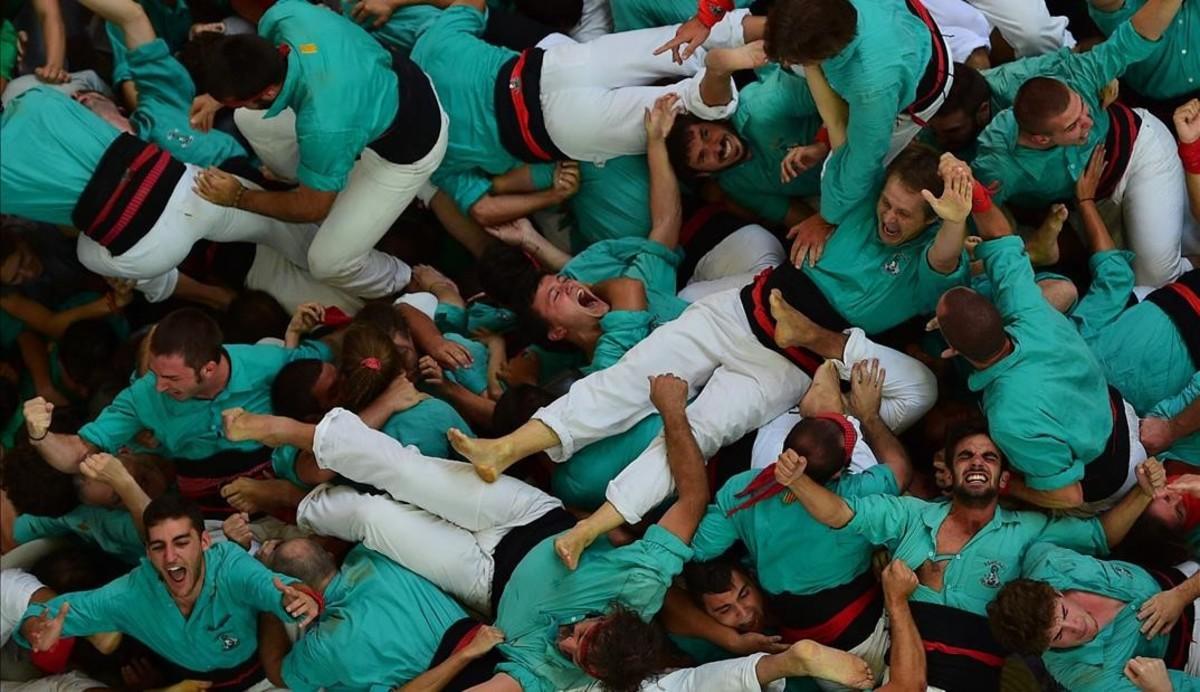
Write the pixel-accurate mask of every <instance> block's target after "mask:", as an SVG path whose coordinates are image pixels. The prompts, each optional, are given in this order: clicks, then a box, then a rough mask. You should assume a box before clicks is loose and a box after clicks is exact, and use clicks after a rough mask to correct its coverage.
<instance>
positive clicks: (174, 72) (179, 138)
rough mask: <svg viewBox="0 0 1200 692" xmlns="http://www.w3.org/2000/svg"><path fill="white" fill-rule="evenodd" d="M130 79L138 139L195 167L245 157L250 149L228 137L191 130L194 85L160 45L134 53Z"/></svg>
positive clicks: (158, 42)
mask: <svg viewBox="0 0 1200 692" xmlns="http://www.w3.org/2000/svg"><path fill="white" fill-rule="evenodd" d="M129 74H130V78H131V79H132V80H133V83H134V84H136V85H137V90H138V107H137V110H135V111H134V112H133V114H132V115H130V116H129V122H130V123H132V124H133V128H134V130H136V131H137V134H138V136H139V137H141V138H142V139H145V140H147V141H150V142H154V143H155V144H157V145H159V146H160V147H162V148H163V149H166V150H167V151H168V152H170V153H171V155H172V156H174V157H175V158H177V159H179V160H180V161H183V162H184V163H191V164H195V165H197V166H218V165H220V164H222V163H224V162H225V161H228V160H229V159H232V158H237V157H240V156H246V155H247V154H246V149H245V148H244V147H242V145H241V144H239V143H238V141H237V140H236V139H234V138H233V136H231V135H229V134H227V133H225V132H221V131H220V130H217V129H212V130H209V131H208V132H200V131H199V130H194V129H192V126H191V121H190V119H189V116H188V113H189V111H190V110H191V107H192V99H194V98H195V97H196V85H195V84H193V83H192V77H191V75H189V74H188V71H187V70H185V69H183V65H181V64H179V61H178V60H176V59H175V58H174V57H172V56H171V53H170V51H169V50H168V48H167V44H166V43H165V42H164V41H163V40H162V39H156V40H154V41H151V42H150V43H146V44H143V45H141V46H138V47H137V49H136V50H133V51H130V53H129Z"/></svg>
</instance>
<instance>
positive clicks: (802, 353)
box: [750, 269, 821, 375]
mask: <svg viewBox="0 0 1200 692" xmlns="http://www.w3.org/2000/svg"><path fill="white" fill-rule="evenodd" d="M772 271H773V269H764V270H763V271H762V273H760V274H759V275H758V276H756V277H754V288H752V289H751V290H750V296H751V299H752V300H753V301H754V315H753V316H752V317H753V319H754V321H755V322H756V323H757V324H758V326H759V328H760V329H762V330H763V332H765V333H766V335H767V336H768V337H770V338H771V340H772V341H773V340H774V339H775V320H773V319H772V318H771V313H770V310H768V309H767V307H766V304H765V301H764V300H763V288H764V287H765V286H766V283H767V277H768V276H770V274H771V272H772ZM781 350H782V351H783V353H784V354H785V355H787V357H788V358H790V359H791V361H792V362H793V363H795V364H796V365H798V366H800V369H802V370H804V372H806V373H808V374H809V375H811V374H812V373H814V372H816V371H817V368H819V367H820V366H821V359H820V358H819V357H818V356H817V355H816V354H815V353H813V352H812V351H809V350H807V349H802V348H796V347H795V346H789V347H788V348H782V349H781Z"/></svg>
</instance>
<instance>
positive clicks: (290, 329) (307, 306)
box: [283, 303, 325, 348]
mask: <svg viewBox="0 0 1200 692" xmlns="http://www.w3.org/2000/svg"><path fill="white" fill-rule="evenodd" d="M324 319H325V306H324V305H321V304H320V303H301V304H300V305H298V306H296V312H294V313H292V319H291V320H290V321H289V322H288V326H287V330H285V331H284V333H283V347H284V348H296V347H297V346H299V345H300V340H301V339H303V338H304V335H305V334H307V333H309V332H311V331H312V330H314V329H316V328H317V325H319V324H321V322H322V321H323V320H324Z"/></svg>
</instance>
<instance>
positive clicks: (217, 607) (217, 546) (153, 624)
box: [13, 542, 296, 673]
mask: <svg viewBox="0 0 1200 692" xmlns="http://www.w3.org/2000/svg"><path fill="white" fill-rule="evenodd" d="M274 578H279V579H281V580H282V581H283V582H284V583H285V584H286V583H292V582H295V581H296V580H295V579H293V578H291V577H288V576H286V575H282V574H275V573H274V572H271V571H270V570H268V569H267V568H266V567H263V566H262V564H260V563H259V562H258V561H257V560H255V559H254V558H252V557H250V555H249V554H248V553H247V552H246V551H245V550H242V548H241V547H239V546H237V545H234V544H233V543H229V542H224V543H214V544H212V545H211V546H209V548H208V550H205V551H204V584H203V586H202V587H201V591H200V596H199V598H198V599H197V600H196V604H195V606H193V608H192V613H191V615H190V616H188V617H186V618H185V617H183V614H182V613H180V612H179V606H177V605H176V604H175V601H174V600H173V599H172V598H171V594H170V592H168V591H167V587H166V585H164V584H163V582H162V578H161V577H159V575H158V572H157V571H155V569H154V566H153V565H151V564H150V561H149V560H143V561H142V563H141V564H140V565H138V566H137V567H136V568H134V570H133V571H132V572H130V573H129V574H126V575H125V576H123V577H120V578H118V579H116V580H114V581H111V582H109V583H108V584H106V585H104V586H102V587H100V588H98V589H94V590H92V591H80V592H76V593H69V594H64V595H62V596H58V597H56V598H53V599H51V600H49V601H47V602H46V603H33V604H30V606H29V608H28V609H27V610H26V611H25V616H24V618H22V620H24V619H28V618H31V617H35V616H37V615H40V614H42V613H43V612H47V611H48V612H49V613H51V614H52V615H53V614H54V613H57V612H58V608H59V606H60V605H62V603H63V602H64V601H66V602H67V603H70V604H71V607H70V610H68V611H67V618H66V622H65V623H64V624H63V631H62V636H64V637H85V636H89V635H92V634H97V633H100V632H123V633H125V634H128V635H130V636H132V637H134V638H136V639H137V640H138V641H140V642H142V643H143V644H145V645H146V646H148V647H150V649H151V650H153V651H154V652H155V653H157V654H158V655H159V656H162V657H163V658H165V659H167V660H169V661H171V662H172V663H174V664H175V665H177V666H180V667H182V668H185V669H187V670H191V671H196V672H198V673H203V672H206V671H211V670H221V669H224V668H233V667H234V666H238V665H241V664H242V663H245V662H246V660H247V659H249V658H250V657H251V656H254V655H255V652H256V651H257V649H258V614H259V613H271V614H273V615H275V616H276V617H278V618H279V619H281V620H282V621H283V622H292V617H291V616H290V615H288V614H287V612H286V611H284V609H283V604H282V596H281V594H280V593H279V591H277V590H276V589H275V585H274V583H273V579H274ZM13 637H14V638H15V639H16V640H17V642H18V643H20V644H21V646H24V647H28V646H29V642H27V641H26V640H25V638H24V637H23V636H21V634H20V631H19V630H18V631H17V632H15V633H14V634H13Z"/></svg>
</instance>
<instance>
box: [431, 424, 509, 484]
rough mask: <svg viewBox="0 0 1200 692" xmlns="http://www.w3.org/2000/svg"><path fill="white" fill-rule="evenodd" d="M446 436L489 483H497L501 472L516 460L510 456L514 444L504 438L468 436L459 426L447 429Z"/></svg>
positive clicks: (476, 471)
mask: <svg viewBox="0 0 1200 692" xmlns="http://www.w3.org/2000/svg"><path fill="white" fill-rule="evenodd" d="M446 437H447V438H449V440H450V446H451V447H453V448H454V451H456V452H458V453H459V454H461V455H462V456H463V458H464V459H466V460H467V461H469V462H471V465H472V466H474V467H475V473H476V474H478V475H479V477H480V478H482V479H483V480H485V481H487V482H488V483H495V482H496V479H497V478H499V477H500V474H502V473H504V469H506V468H508V467H509V466H512V465H513V462H515V461H516V460H515V459H511V458H510V457H511V456H512V449H511V447H512V445H511V444H510V443H508V442H506V441H505V440H504V438H498V439H495V440H480V439H476V438H473V437H468V436H467V435H465V434H464V433H463V432H462V431H461V430H459V429H458V428H450V429H449V430H447V431H446Z"/></svg>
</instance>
